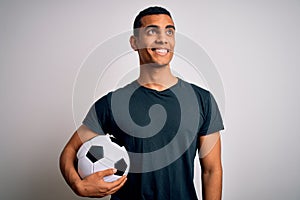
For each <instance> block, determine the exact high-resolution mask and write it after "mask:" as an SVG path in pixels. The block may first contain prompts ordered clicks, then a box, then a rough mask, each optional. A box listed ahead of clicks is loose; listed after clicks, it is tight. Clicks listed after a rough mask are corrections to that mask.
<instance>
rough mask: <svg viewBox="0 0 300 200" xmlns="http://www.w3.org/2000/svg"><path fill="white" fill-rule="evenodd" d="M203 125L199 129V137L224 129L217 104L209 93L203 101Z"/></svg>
mask: <svg viewBox="0 0 300 200" xmlns="http://www.w3.org/2000/svg"><path fill="white" fill-rule="evenodd" d="M203 106H204V108H203V112H204V114H203V120H204V121H203V124H202V125H201V127H200V130H199V135H200V136H201V135H208V134H211V133H215V132H218V131H220V130H223V129H224V125H223V120H222V117H221V113H220V110H219V108H218V105H217V102H216V100H215V98H214V97H213V95H212V94H211V93H209V95H207V96H206V99H205V101H204V105H203Z"/></svg>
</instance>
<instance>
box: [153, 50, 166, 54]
mask: <svg viewBox="0 0 300 200" xmlns="http://www.w3.org/2000/svg"><path fill="white" fill-rule="evenodd" d="M155 52H156V53H159V54H166V53H167V52H168V50H167V49H155Z"/></svg>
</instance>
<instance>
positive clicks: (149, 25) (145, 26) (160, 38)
mask: <svg viewBox="0 0 300 200" xmlns="http://www.w3.org/2000/svg"><path fill="white" fill-rule="evenodd" d="M141 22H142V27H141V28H140V30H139V35H138V36H137V38H136V45H137V48H138V53H139V57H140V64H141V65H143V64H151V65H152V64H154V65H155V66H166V65H169V63H170V61H171V59H172V57H173V53H174V46H175V27H174V22H173V20H172V19H171V18H170V17H169V16H168V15H165V14H159V15H147V16H144V17H142V19H141Z"/></svg>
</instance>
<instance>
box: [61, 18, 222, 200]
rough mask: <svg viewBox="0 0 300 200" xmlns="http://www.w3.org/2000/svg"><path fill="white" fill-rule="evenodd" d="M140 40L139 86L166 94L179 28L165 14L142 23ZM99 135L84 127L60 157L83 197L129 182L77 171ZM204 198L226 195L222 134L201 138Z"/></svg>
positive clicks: (136, 43)
mask: <svg viewBox="0 0 300 200" xmlns="http://www.w3.org/2000/svg"><path fill="white" fill-rule="evenodd" d="M141 22H142V27H141V29H140V30H139V34H138V36H131V38H130V44H131V47H132V48H133V50H135V51H137V52H138V54H139V60H140V76H139V78H138V82H139V83H140V84H141V85H143V86H144V87H148V88H150V89H153V90H157V91H161V90H165V89H167V88H169V87H171V86H173V85H174V84H176V83H177V81H178V79H177V77H175V76H174V75H173V74H172V73H171V70H170V61H171V60H172V57H173V52H174V47H175V26H174V22H173V20H172V19H171V18H170V17H169V16H168V15H164V14H159V15H148V16H144V17H143V18H142V19H141ZM96 135H97V134H96V133H94V132H92V131H91V130H89V129H88V128H87V127H85V126H81V127H80V128H79V129H78V130H77V131H76V132H75V133H74V134H73V136H72V137H71V139H70V140H69V142H68V143H67V144H66V146H65V148H64V150H63V152H62V153H61V157H60V169H61V172H62V174H63V176H64V178H65V180H66V182H67V183H68V184H69V186H70V187H71V188H72V190H73V191H74V192H75V193H76V194H77V195H79V196H85V197H104V196H107V195H110V194H113V193H115V192H116V191H118V190H119V189H120V188H121V187H122V186H123V185H124V184H125V182H126V180H127V178H126V177H125V176H124V177H122V178H120V179H118V180H117V181H114V182H112V183H107V182H105V181H103V177H104V176H107V175H111V174H113V170H112V169H108V170H105V171H100V172H97V173H95V174H92V175H90V176H88V177H86V178H85V179H81V178H80V177H79V175H78V173H77V171H76V169H75V167H74V161H75V160H76V152H77V150H78V149H79V147H80V146H81V145H82V143H83V142H84V141H86V140H88V139H91V138H92V137H94V136H96ZM199 145H200V150H199V155H200V156H199V157H200V165H201V169H202V170H201V171H202V174H201V179H202V187H203V188H202V196H203V199H204V200H220V199H221V194H222V163H221V140H220V134H219V132H216V133H212V134H209V135H207V136H202V137H200V138H199Z"/></svg>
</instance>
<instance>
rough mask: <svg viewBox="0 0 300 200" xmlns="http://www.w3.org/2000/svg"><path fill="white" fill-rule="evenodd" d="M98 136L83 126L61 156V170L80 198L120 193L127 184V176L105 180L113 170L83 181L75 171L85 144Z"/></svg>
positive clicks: (97, 173)
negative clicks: (77, 158) (112, 180)
mask: <svg viewBox="0 0 300 200" xmlns="http://www.w3.org/2000/svg"><path fill="white" fill-rule="evenodd" d="M96 135H97V134H96V133H94V132H92V131H91V130H89V129H88V128H87V127H85V126H81V127H80V128H79V129H78V130H77V131H76V132H75V133H74V134H73V136H72V137H71V139H70V140H69V141H68V143H67V144H66V146H65V148H64V149H63V151H62V153H61V155H60V160H59V164H60V170H61V173H62V175H63V177H64V178H65V180H66V182H67V183H68V185H69V186H70V187H71V188H72V190H73V191H74V192H75V193H76V194H77V195H79V196H85V197H104V196H107V195H111V194H113V193H115V192H116V191H118V190H119V189H120V188H121V187H122V186H123V185H124V184H125V182H126V180H127V178H126V177H125V176H123V177H121V178H120V179H118V180H116V181H114V182H111V183H108V182H105V181H104V180H103V177H104V176H108V175H112V174H114V173H115V171H113V169H107V170H104V171H100V172H96V173H94V174H92V175H90V176H87V177H86V178H84V179H81V178H80V177H79V175H78V173H77V171H76V169H75V166H74V162H75V161H76V154H77V151H78V149H79V148H80V146H81V145H82V144H83V142H85V141H87V140H89V139H91V138H92V137H94V136H96Z"/></svg>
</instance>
